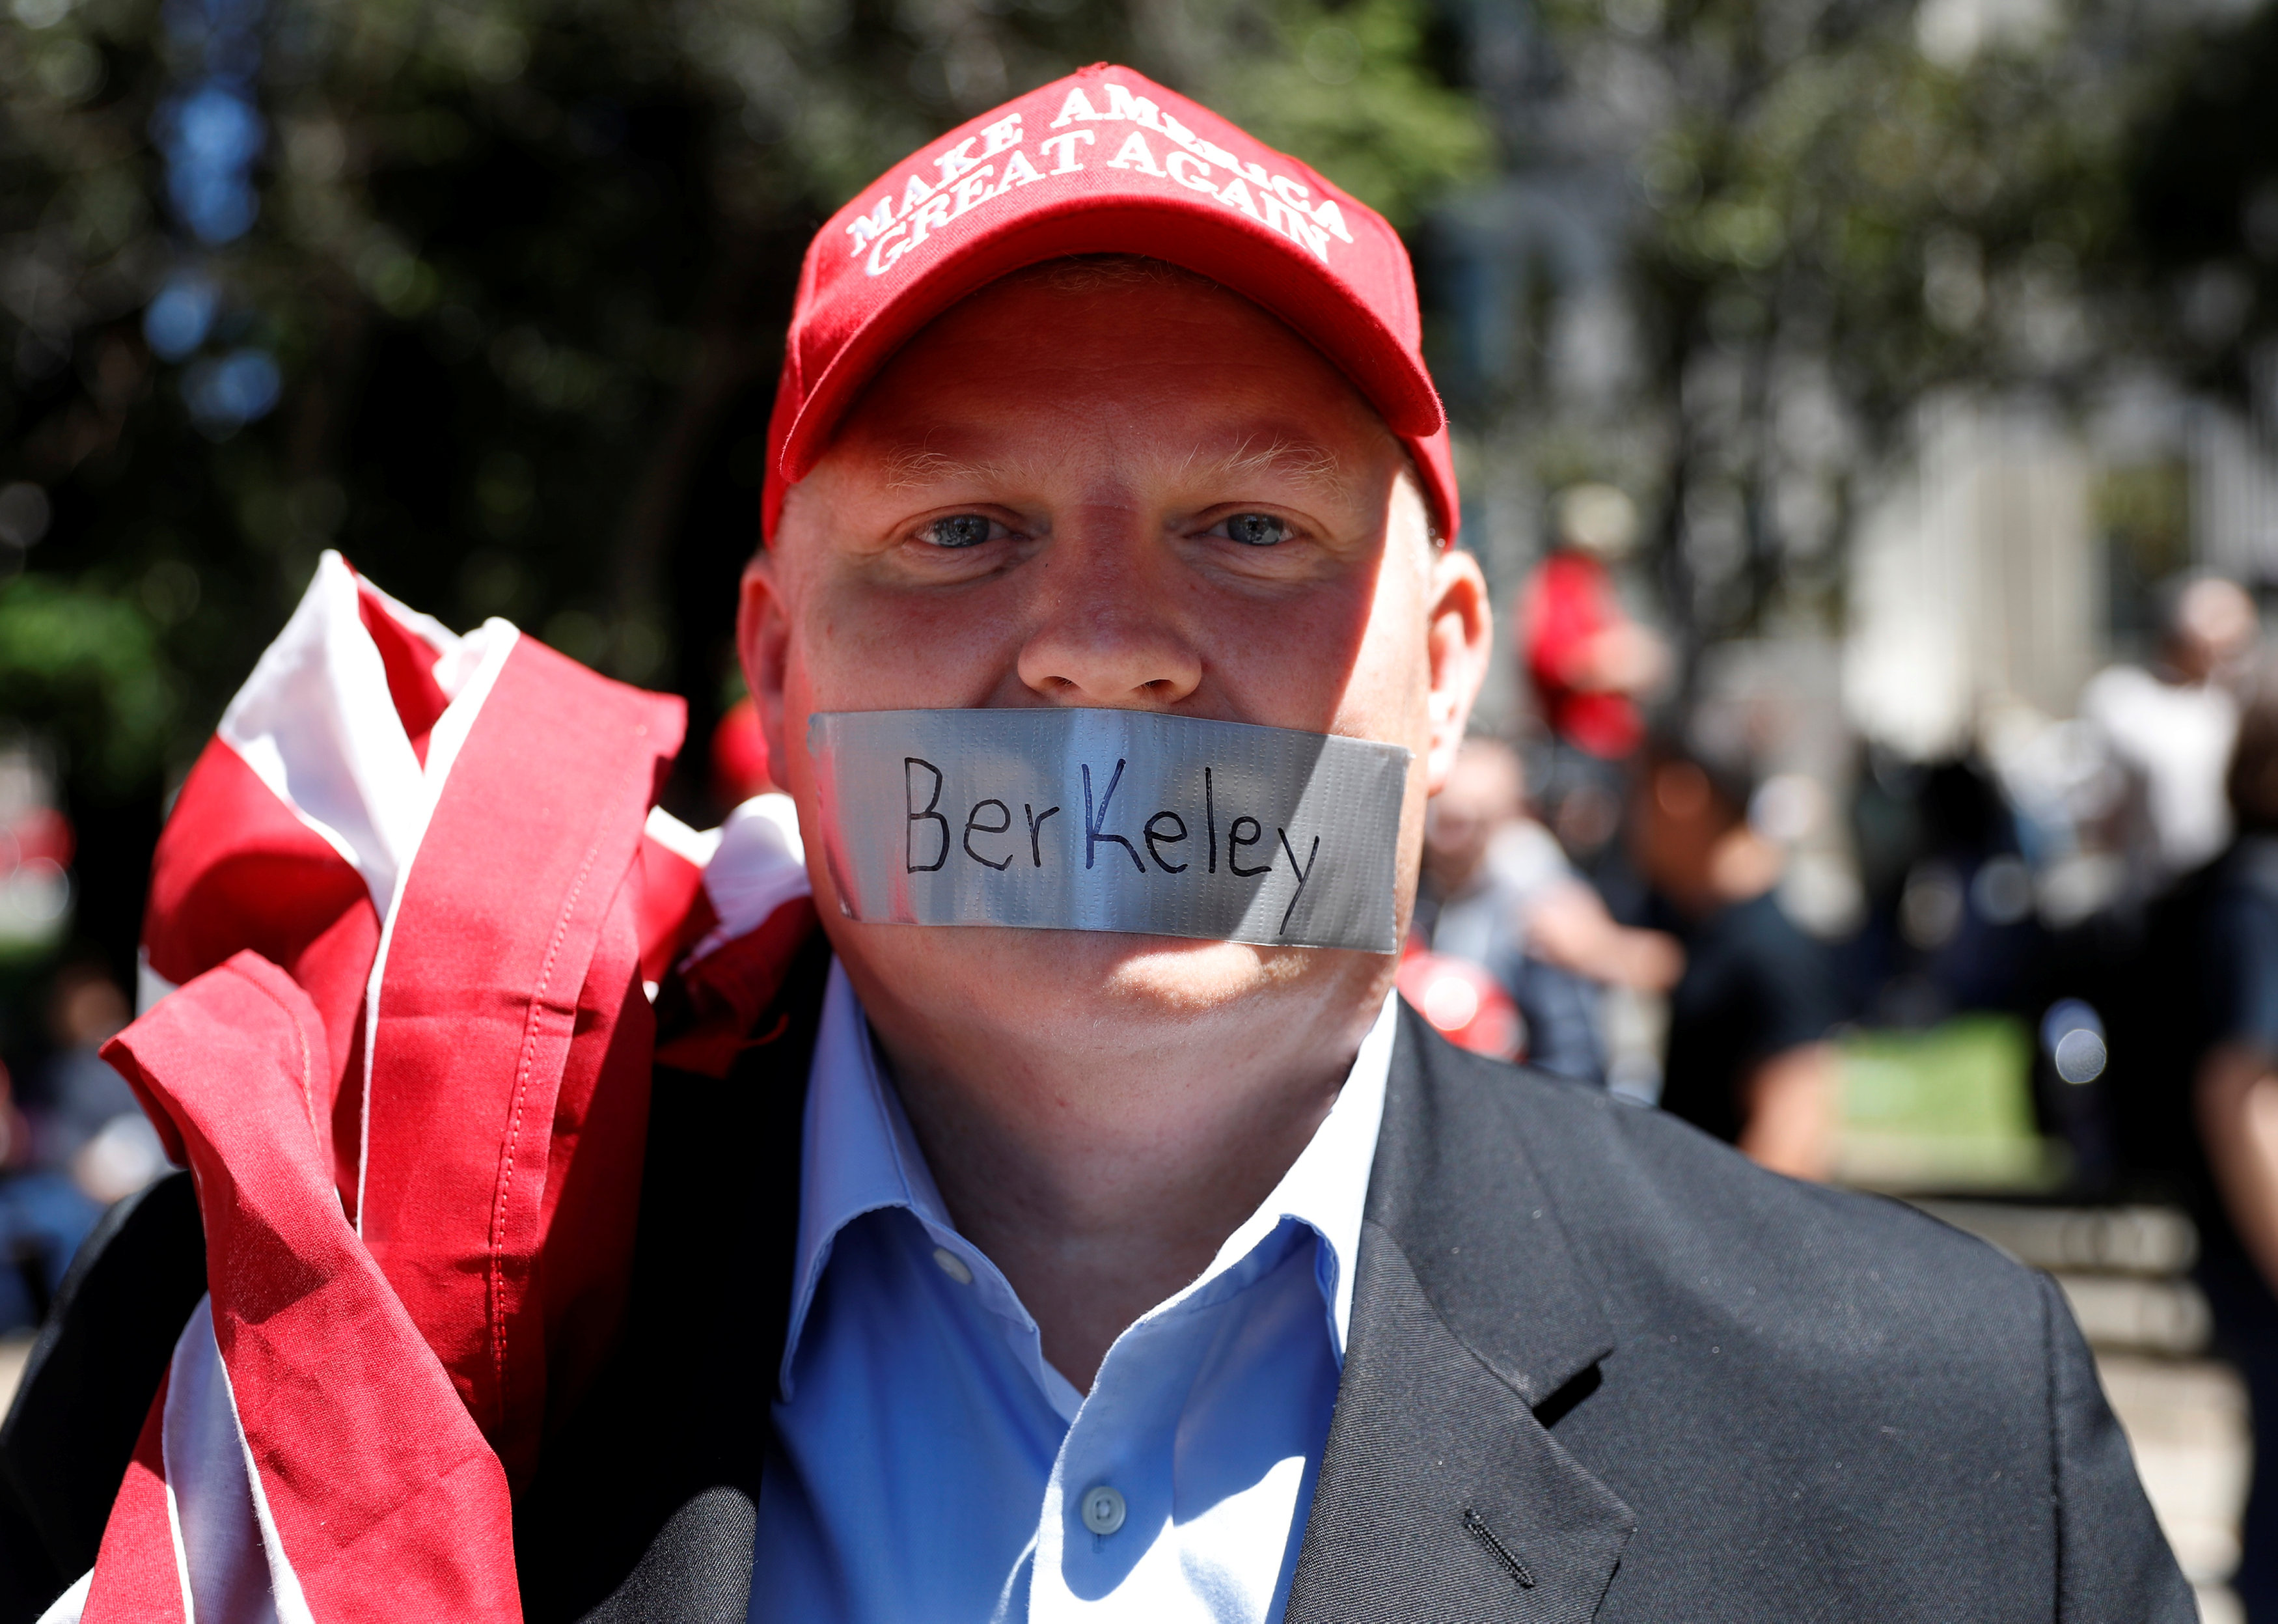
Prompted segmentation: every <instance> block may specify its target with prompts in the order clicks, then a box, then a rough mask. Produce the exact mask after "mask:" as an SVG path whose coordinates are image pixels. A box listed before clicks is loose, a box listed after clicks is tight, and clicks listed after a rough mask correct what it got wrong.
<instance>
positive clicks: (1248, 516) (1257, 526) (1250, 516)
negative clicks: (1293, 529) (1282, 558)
mask: <svg viewBox="0 0 2278 1624" xmlns="http://www.w3.org/2000/svg"><path fill="white" fill-rule="evenodd" d="M1210 533H1211V534H1212V535H1214V536H1224V537H1225V538H1226V539H1227V540H1229V541H1239V542H1241V543H1242V546H1244V547H1273V546H1276V545H1278V544H1280V542H1283V541H1287V540H1288V539H1289V521H1288V520H1287V519H1280V518H1275V517H1273V515H1272V514H1271V513H1237V514H1235V516H1234V517H1231V518H1224V519H1220V520H1219V522H1218V523H1217V524H1216V525H1212V527H1211V532H1210Z"/></svg>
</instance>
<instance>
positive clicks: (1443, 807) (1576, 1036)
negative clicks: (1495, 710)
mask: <svg viewBox="0 0 2278 1624" xmlns="http://www.w3.org/2000/svg"><path fill="white" fill-rule="evenodd" d="M1525 790H1526V780H1525V770H1524V769H1523V768H1522V767H1521V765H1520V763H1519V760H1518V755H1517V752H1515V751H1513V750H1512V749H1511V748H1510V747H1509V746H1508V745H1505V744H1502V743H1501V742H1499V741H1497V740H1495V739H1479V738H1473V739H1465V740H1464V747H1463V749H1462V750H1461V751H1460V752H1459V753H1458V754H1457V755H1456V764H1455V767H1454V769H1453V770H1452V771H1451V772H1450V773H1449V777H1448V781H1447V783H1446V784H1445V785H1442V786H1441V790H1440V792H1439V793H1438V794H1437V795H1435V796H1433V800H1432V804H1431V807H1430V809H1429V812H1428V814H1427V815H1426V818H1425V822H1424V859H1423V866H1422V872H1421V874H1420V876H1419V877H1418V883H1417V891H1416V911H1415V916H1414V919H1413V922H1412V923H1411V926H1410V931H1409V939H1410V941H1411V942H1414V943H1420V944H1421V945H1422V946H1423V947H1425V948H1426V949H1427V950H1428V951H1430V952H1432V953H1434V954H1444V955H1447V956H1449V957H1452V958H1456V959H1459V960H1463V961H1466V962H1468V963H1472V964H1475V965H1478V966H1479V967H1480V968H1481V969H1485V970H1487V972H1488V973H1489V974H1490V975H1492V976H1493V977H1494V979H1495V982H1496V984H1498V985H1499V986H1501V987H1502V990H1503V991H1504V992H1506V993H1507V994H1508V995H1509V996H1510V1000H1511V1001H1512V1003H1513V1004H1514V1005H1515V1006H1516V1007H1517V1011H1518V1013H1519V1015H1520V1016H1521V1018H1522V1020H1523V1021H1524V1023H1525V1059H1526V1061H1527V1063H1528V1064H1530V1065H1532V1066H1534V1067H1537V1068H1539V1069H1541V1070H1544V1071H1550V1072H1556V1074H1557V1075H1559V1076H1565V1077H1573V1078H1575V1079H1577V1080H1579V1081H1582V1082H1588V1083H1603V1082H1604V1081H1605V1072H1606V1061H1605V1053H1604V1044H1603V1041H1602V1039H1601V1036H1600V1033H1599V1026H1600V1015H1599V1008H1598V1003H1599V994H1600V992H1601V987H1602V985H1603V984H1607V983H1620V984H1624V985H1626V984H1633V983H1635V982H1638V981H1639V980H1640V979H1642V980H1643V981H1644V982H1645V984H1647V985H1649V986H1651V988H1652V990H1653V991H1655V992H1666V991H1667V990H1668V987H1669V984H1670V982H1671V981H1673V980H1675V978H1676V975H1677V971H1678V969H1679V968H1680V967H1681V963H1682V958H1681V955H1680V954H1678V951H1677V948H1676V944H1675V943H1674V942H1672V941H1671V940H1670V938H1668V937H1666V936H1663V935H1662V934H1661V933H1660V932H1658V931H1633V930H1627V929H1624V927H1622V926H1621V925H1618V924H1617V923H1614V921H1613V919H1612V918H1611V917H1610V916H1609V915H1608V914H1607V912H1606V908H1605V904H1604V903H1603V902H1601V900H1599V897H1598V893H1597V892H1595V891H1594V890H1592V889H1591V887H1590V885H1589V882H1587V881H1586V880H1585V879H1583V878H1582V877H1580V876H1579V875H1578V874H1576V873H1575V872H1574V870H1573V868H1572V866H1571V864H1569V863H1568V862H1567V861H1566V857H1565V854H1564V853H1563V852H1562V851H1560V850H1559V848H1558V842H1557V840H1556V838H1555V837H1554V836H1553V835H1552V834H1551V833H1550V831H1548V830H1547V829H1545V828H1544V827H1543V826H1542V825H1541V824H1540V823H1536V822H1535V821H1534V820H1533V818H1532V817H1531V816H1528V815H1527V810H1526V793H1525ZM1419 1007H1422V1008H1424V1010H1425V1013H1426V1015H1430V1014H1431V1013H1432V1011H1431V1008H1430V1007H1429V1005H1428V1003H1426V1004H1422V1005H1419ZM1483 1052H1484V1051H1483Z"/></svg>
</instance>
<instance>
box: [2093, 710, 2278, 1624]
mask: <svg viewBox="0 0 2278 1624" xmlns="http://www.w3.org/2000/svg"><path fill="white" fill-rule="evenodd" d="M2226 789H2227V793H2228V806H2229V811H2230V813H2231V816H2233V817H2234V818H2235V819H2236V829H2237V838H2236V839H2235V840H2234V841H2233V842H2232V844H2231V846H2230V849H2229V851H2228V853H2227V854H2225V855H2224V856H2223V858H2222V859H2221V862H2217V863H2215V864H2213V865H2212V866H2211V867H2210V868H2208V869H2206V870H2205V872H2204V873H2203V874H2200V875H2198V876H2194V877H2191V878H2190V880H2189V881H2187V882H2186V883H2185V885H2182V887H2179V889H2178V892H2177V896H2176V899H2175V907H2174V908H2168V909H2163V910H2161V915H2166V916H2172V919H2173V921H2174V922H2175V923H2177V924H2180V925H2181V926H2182V927H2183V928H2182V930H2171V929H2163V928H2162V925H2163V924H2164V923H2167V918H2166V917H2162V916H2158V915H2155V920H2154V924H2153V928H2152V934H2151V937H2150V940H2151V942H2152V947H2153V951H2152V953H2149V954H2146V955H2145V961H2146V965H2147V968H2148V969H2150V971H2151V972H2152V974H2153V975H2155V976H2158V975H2160V971H2161V967H2162V966H2163V965H2167V964H2172V965H2174V966H2176V967H2178V968H2184V967H2187V968H2184V973H2183V975H2182V976H2175V973H2174V972H2173V971H2170V972H2169V977H2171V978H2170V979H2167V980H2164V981H2163V982H2162V990H2164V991H2167V992H2169V993H2170V994H2171V995H2173V997H2174V1001H2173V1002H2171V1003H2170V1005H2169V1007H2170V1008H2171V1009H2175V1010H2179V1011H2182V1012H2185V1013H2186V1014H2187V1013H2188V1012H2190V1009H2191V1004H2190V994H2191V993H2192V992H2197V993H2198V995H2199V999H2200V1001H2201V1014H2202V1015H2203V1019H2204V1022H2205V1025H2204V1027H2203V1029H2202V1032H2203V1037H2204V1041H2203V1042H2202V1043H2201V1044H2199V1045H2198V1046H2188V1045H2187V1044H2186V1043H2185V1042H2184V1041H2183V1040H2182V1039H2183V1035H2182V1033H2180V1032H2178V1033H2176V1034H2175V1036H2176V1038H2177V1040H2178V1041H2177V1043H2176V1047H2178V1048H2185V1049H2188V1052H2189V1053H2197V1054H2198V1064H2197V1072H2196V1076H2188V1077H2180V1078H2179V1077H2176V1076H2175V1068H2172V1067H2171V1068H2167V1069H2165V1071H2164V1073H2162V1072H2161V1071H2160V1068H2159V1060H2160V1057H2159V1056H2157V1055H2153V1056H2149V1057H2147V1059H2148V1060H2150V1061H2151V1062H2152V1068H2153V1074H2154V1075H2155V1076H2160V1075H2164V1076H2166V1077H2167V1078H2168V1079H2170V1083H2169V1086H2168V1087H2167V1088H2166V1089H2164V1090H2157V1091H2154V1090H2151V1089H2146V1090H2144V1091H2143V1094H2142V1097H2140V1098H2139V1099H2138V1100H2137V1102H2136V1103H2137V1116H2136V1118H2134V1119H2130V1120H2129V1121H2128V1122H2127V1123H2126V1124H2125V1125H2126V1127H2127V1128H2128V1129H2129V1131H2128V1132H2127V1133H2125V1134H2124V1135H2123V1138H2124V1139H2125V1141H2126V1142H2127V1143H2128V1145H2129V1147H2130V1148H2131V1149H2132V1150H2134V1151H2135V1152H2136V1153H2137V1154H2138V1155H2139V1156H2147V1157H2149V1158H2151V1159H2153V1160H2156V1161H2159V1162H2160V1163H2163V1164H2164V1165H2163V1166H2160V1167H2156V1168H2148V1169H2144V1170H2147V1171H2152V1172H2160V1173H2165V1174H2167V1175H2168V1176H2169V1179H2170V1181H2171V1184H2172V1186H2173V1187H2175V1188H2176V1189H2177V1191H2178V1193H2180V1194H2181V1195H2182V1197H2183V1199H2185V1200H2186V1201H2187V1202H2189V1204H2190V1207H2192V1209H2193V1216H2194V1217H2195V1218H2196V1219H2197V1220H2198V1225H2199V1231H2200V1261H2199V1267H2198V1275H2199V1281H2200V1283H2201V1285H2202V1286H2203V1287H2204V1288H2205V1291H2206V1294H2207V1298H2208V1300H2209V1302H2210V1303H2211V1305H2212V1306H2213V1309H2214V1314H2215V1325H2216V1331H2217V1337H2218V1347H2219V1349H2220V1351H2221V1352H2223V1353H2225V1354H2226V1355H2228V1357H2229V1358H2230V1359H2231V1360H2232V1361H2233V1362H2234V1363H2235V1364H2236V1365H2237V1367H2239V1370H2240V1372H2241V1374H2242V1375H2244V1377H2245V1378H2246V1383H2247V1390H2248V1393H2249V1397H2250V1400H2251V1403H2250V1409H2251V1417H2252V1424H2253V1427H2254V1451H2253V1456H2254V1459H2256V1460H2257V1461H2259V1462H2265V1463H2269V1462H2278V676H2274V674H2273V673H2270V672H2267V671H2266V672H2264V673H2263V674H2262V675H2261V677H2260V678H2259V680H2258V681H2256V682H2255V683H2254V684H2253V685H2252V686H2251V687H2250V688H2249V690H2248V695H2247V700H2246V703H2245V705H2244V709H2243V711H2242V714H2241V716H2240V720H2239V727H2238V737H2237V744H2236V749H2235V751H2234V753H2233V755H2232V756H2231V759H2230V762H2229V770H2228V779H2227V782H2226ZM2191 935H2195V936H2196V938H2197V939H2196V942H2193V941H2191V940H2190V936H2191ZM2193 947H2196V949H2197V951H2196V952H2195V953H2194V952H2192V951H2191V949H2192V948H2193ZM2186 1058H2188V1055H2187V1056H2186ZM2176 1083H2182V1084H2186V1086H2181V1087H2178V1086H2175V1084H2176ZM2194 1129H2195V1130H2196V1132H2194V1131H2193V1130H2194ZM2241 1535H2242V1550H2243V1560H2242V1562H2241V1565H2240V1567H2239V1569H2238V1572H2237V1574H2236V1575H2235V1576H2234V1577H2233V1579H2232V1580H2231V1588H2232V1590H2234V1591H2235V1592H2236V1594H2237V1596H2238V1597H2239V1599H2240V1601H2241V1603H2242V1604H2243V1605H2244V1608H2245V1612H2246V1616H2247V1618H2248V1619H2249V1620H2255V1621H2256V1624H2270V1621H2271V1620H2278V1470H2271V1469H2259V1470H2258V1471H2257V1472H2256V1474H2255V1479H2254V1485H2253V1490H2252V1492H2251V1495H2250V1497H2249V1498H2248V1501H2247V1507H2246V1515H2245V1519H2244V1526H2243V1528H2242V1530H2241Z"/></svg>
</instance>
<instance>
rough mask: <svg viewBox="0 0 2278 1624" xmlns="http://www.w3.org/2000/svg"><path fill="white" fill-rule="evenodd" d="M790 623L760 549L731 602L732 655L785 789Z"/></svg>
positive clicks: (771, 562)
mask: <svg viewBox="0 0 2278 1624" xmlns="http://www.w3.org/2000/svg"><path fill="white" fill-rule="evenodd" d="M790 648H791V623H790V620H789V617H786V616H785V614H784V605H783V596H782V593H781V589H780V587H779V586H778V583H777V578H776V559H775V557H774V555H772V554H771V553H769V552H768V548H766V547H765V546H764V545H762V546H761V548H760V550H759V551H758V552H756V553H753V555H752V561H751V563H747V564H745V566H744V578H743V582H742V584H741V586H739V587H738V594H737V600H736V653H737V655H738V658H740V659H741V660H742V662H743V665H744V681H745V685H746V686H749V687H750V689H751V690H752V703H753V705H754V706H755V707H756V708H757V709H758V710H759V713H760V732H761V735H762V736H763V737H764V738H765V739H767V741H768V761H769V762H773V763H775V770H774V773H773V775H772V776H773V777H774V778H775V780H776V783H777V784H778V785H782V786H784V787H785V788H788V787H789V780H788V779H787V778H785V777H784V773H785V771H786V770H787V769H788V768H789V766H790V763H791V757H790V756H788V755H785V754H784V736H783V732H784V727H783V721H784V668H785V664H786V662H787V661H788V660H789V658H790Z"/></svg>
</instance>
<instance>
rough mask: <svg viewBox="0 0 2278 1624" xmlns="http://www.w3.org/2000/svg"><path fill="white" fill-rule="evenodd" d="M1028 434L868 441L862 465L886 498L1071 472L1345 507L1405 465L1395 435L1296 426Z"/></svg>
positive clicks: (1029, 481)
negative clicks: (1335, 436)
mask: <svg viewBox="0 0 2278 1624" xmlns="http://www.w3.org/2000/svg"><path fill="white" fill-rule="evenodd" d="M1029 426H1031V425H1026V424H1023V423H1021V422H1019V421H1017V420H1016V421H1014V422H1013V423H1010V424H1007V425H1004V429H1003V431H992V430H990V429H982V428H972V427H945V426H943V425H932V427H931V428H930V431H929V432H922V425H911V427H912V429H913V430H920V431H921V432H913V433H901V434H895V433H884V434H878V435H869V434H861V435H858V436H857V440H858V444H857V446H856V447H855V448H854V452H855V460H857V461H858V462H859V463H860V466H861V467H862V470H863V471H864V473H865V475H866V477H867V478H868V479H871V480H874V481H875V482H876V483H877V484H878V485H879V486H881V487H882V488H883V489H886V490H891V491H895V492H898V493H906V494H932V493H937V492H945V491H948V490H952V489H967V488H987V489H1020V488H1027V487H1038V486H1047V485H1050V484H1051V483H1054V482H1055V481H1058V480H1061V479H1065V478H1066V475H1067V472H1068V470H1069V465H1070V464H1071V463H1080V464H1082V465H1085V466H1087V467H1091V468H1096V469H1098V470H1099V471H1102V472H1106V471H1111V470H1113V469H1123V470H1128V471H1130V472H1132V473H1134V474H1137V473H1140V472H1141V471H1144V472H1145V473H1146V474H1148V475H1149V476H1151V477H1153V478H1155V479H1169V480H1171V481H1172V482H1173V483H1176V484H1179V485H1181V486H1242V485H1245V484H1272V485H1274V486H1281V487H1290V486H1295V487H1298V488H1301V489H1305V490H1310V491H1314V492H1318V493H1319V494H1321V495H1324V496H1330V497H1342V496H1346V495H1349V494H1351V493H1352V491H1353V489H1354V487H1355V486H1356V485H1357V483H1359V482H1362V481H1365V479H1367V478H1368V477H1369V475H1370V473H1371V472H1372V471H1376V470H1378V469H1379V468H1380V467H1381V468H1390V467H1393V466H1396V465H1397V463H1398V462H1399V460H1400V456H1401V454H1400V449H1399V447H1398V445H1397V444H1396V443H1395V441H1394V440H1393V439H1392V437H1391V435H1390V434H1389V433H1386V434H1384V435H1382V436H1381V437H1380V443H1376V444H1371V443H1369V442H1367V441H1365V440H1364V441H1361V442H1359V443H1357V444H1354V443H1347V444H1343V445H1338V444H1335V443H1333V442H1332V440H1330V439H1328V438H1325V437H1324V436H1322V435H1319V434H1318V433H1313V432H1311V430H1309V429H1308V428H1306V427H1304V426H1302V425H1296V424H1289V423H1282V424H1272V423H1266V424H1250V425H1244V424H1241V423H1238V422H1228V423H1221V424H1217V425H1198V426H1197V428H1196V432H1195V433H1192V434H1190V435H1184V436H1181V435H1176V434H1165V435H1160V436H1156V437H1151V438H1149V439H1144V440H1134V439H1131V438H1128V437H1123V436H1115V435H1106V436H1102V437H1100V440H1101V442H1102V443H1097V444H1092V443H1083V442H1079V441H1076V440H1071V439H1070V438H1069V437H1067V436H1066V435H1061V434H1051V433H1024V432H1022V431H1023V430H1024V429H1026V428H1028V427H1029ZM1372 452H1373V453H1376V454H1377V455H1375V456H1372V455H1370V454H1371V453H1372Z"/></svg>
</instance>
